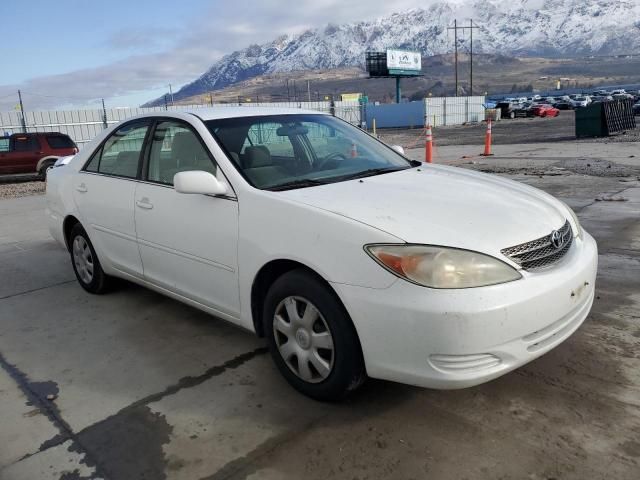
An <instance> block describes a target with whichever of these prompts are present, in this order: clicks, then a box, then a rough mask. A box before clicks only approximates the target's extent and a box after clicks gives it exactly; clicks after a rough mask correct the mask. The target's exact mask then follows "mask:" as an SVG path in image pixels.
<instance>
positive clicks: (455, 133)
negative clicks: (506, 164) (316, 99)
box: [378, 110, 640, 155]
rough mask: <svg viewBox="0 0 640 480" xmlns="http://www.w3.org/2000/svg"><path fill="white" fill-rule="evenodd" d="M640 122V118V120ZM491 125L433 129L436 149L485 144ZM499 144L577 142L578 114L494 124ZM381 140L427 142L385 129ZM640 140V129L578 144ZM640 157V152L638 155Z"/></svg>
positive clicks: (413, 133)
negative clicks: (576, 121) (486, 134)
mask: <svg viewBox="0 0 640 480" xmlns="http://www.w3.org/2000/svg"><path fill="white" fill-rule="evenodd" d="M637 120H640V117H637ZM486 129H487V126H486V124H484V123H479V124H469V125H459V126H436V127H435V128H434V129H433V141H434V144H435V145H436V146H440V147H442V146H448V145H482V143H483V142H484V135H485V132H486ZM492 130H493V132H492V136H493V143H494V144H495V145H511V144H523V143H550V142H566V141H576V132H575V112H573V111H569V110H564V111H561V112H560V115H559V116H557V117H555V118H539V117H532V118H516V119H513V120H509V119H507V120H500V121H498V122H494V124H493V128H492ZM378 133H379V135H380V137H381V138H382V139H383V140H384V141H385V142H387V143H389V144H390V145H402V146H404V147H413V146H416V145H417V143H418V142H419V143H422V142H423V141H424V133H423V132H422V131H421V130H420V129H415V130H404V129H402V130H400V129H398V130H396V129H384V130H380V131H379V132H378ZM638 141H640V129H636V130H633V131H629V132H625V133H621V134H616V135H612V136H611V137H608V138H593V139H580V140H578V141H577V143H580V144H584V143H617V142H638ZM638 154H639V155H640V152H638Z"/></svg>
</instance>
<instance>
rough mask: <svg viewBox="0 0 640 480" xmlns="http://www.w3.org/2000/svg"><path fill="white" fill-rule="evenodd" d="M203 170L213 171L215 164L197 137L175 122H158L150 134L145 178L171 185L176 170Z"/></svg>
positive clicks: (214, 170)
mask: <svg viewBox="0 0 640 480" xmlns="http://www.w3.org/2000/svg"><path fill="white" fill-rule="evenodd" d="M189 170H203V171H205V172H209V173H211V174H213V175H215V174H216V165H215V163H214V162H213V160H212V159H211V156H210V155H209V153H208V152H207V150H206V149H205V147H204V146H203V145H202V143H201V142H200V139H199V138H198V136H197V135H196V134H195V133H194V132H193V131H192V130H191V129H189V128H188V127H187V126H186V125H184V124H181V123H178V122H169V121H166V122H160V123H158V125H157V127H156V129H155V132H154V134H153V142H152V144H151V155H150V157H149V173H148V180H149V181H151V182H157V183H162V184H165V185H173V176H174V175H175V174H176V173H178V172H186V171H189Z"/></svg>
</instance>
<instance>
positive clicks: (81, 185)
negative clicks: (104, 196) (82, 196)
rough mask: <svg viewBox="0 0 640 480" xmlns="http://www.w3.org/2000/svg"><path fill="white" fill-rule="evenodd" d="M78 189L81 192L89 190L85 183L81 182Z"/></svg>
mask: <svg viewBox="0 0 640 480" xmlns="http://www.w3.org/2000/svg"><path fill="white" fill-rule="evenodd" d="M76 190H77V191H79V192H80V193H86V192H87V186H86V185H85V184H84V183H81V184H80V185H78V186H77V187H76Z"/></svg>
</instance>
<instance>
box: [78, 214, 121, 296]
mask: <svg viewBox="0 0 640 480" xmlns="http://www.w3.org/2000/svg"><path fill="white" fill-rule="evenodd" d="M69 245H70V246H71V264H72V265H73V271H74V273H75V274H76V279H77V280H78V283H79V284H80V286H81V287H82V288H84V289H85V290H86V291H87V292H89V293H96V294H101V293H105V292H106V291H107V290H108V289H109V286H110V283H111V277H109V276H108V275H107V274H105V273H104V271H103V270H102V266H101V265H100V260H98V255H96V251H95V249H94V248H93V245H92V244H91V240H89V236H88V235H87V232H86V231H85V230H84V228H82V225H80V224H79V223H77V224H76V225H75V226H74V227H73V228H72V229H71V234H70V235H69Z"/></svg>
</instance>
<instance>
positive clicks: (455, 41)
mask: <svg viewBox="0 0 640 480" xmlns="http://www.w3.org/2000/svg"><path fill="white" fill-rule="evenodd" d="M447 30H453V48H454V52H455V53H454V57H453V59H454V60H453V61H454V64H455V72H456V93H455V96H456V97H457V96H458V19H457V18H456V19H455V20H454V21H453V27H449V28H447Z"/></svg>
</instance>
